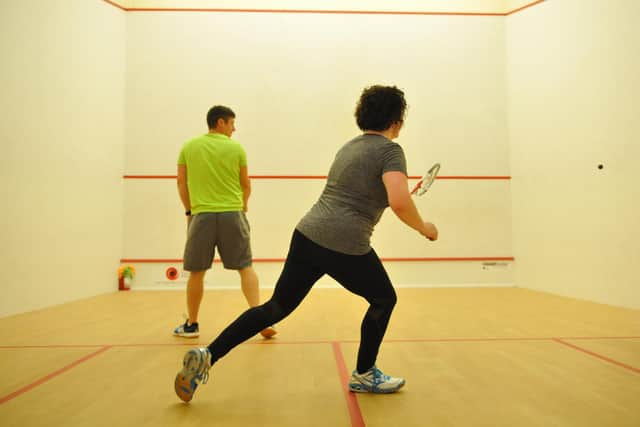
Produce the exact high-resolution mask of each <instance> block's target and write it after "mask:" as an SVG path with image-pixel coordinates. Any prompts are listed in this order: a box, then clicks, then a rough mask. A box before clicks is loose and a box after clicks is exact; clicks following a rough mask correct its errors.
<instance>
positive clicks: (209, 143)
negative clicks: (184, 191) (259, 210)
mask: <svg viewBox="0 0 640 427" xmlns="http://www.w3.org/2000/svg"><path fill="white" fill-rule="evenodd" d="M178 164H179V165H185V166H186V167H187V186H188V187H189V198H190V200H191V213H192V214H194V215H195V214H199V213H202V212H230V211H241V210H242V208H243V200H242V195H243V191H242V187H241V186H240V168H241V167H243V166H247V155H246V153H245V151H244V149H243V148H242V146H241V145H240V143H238V142H237V141H234V140H233V139H231V138H229V137H228V136H226V135H223V134H219V133H208V134H204V135H202V136H198V137H196V138H193V139H192V140H190V141H187V142H186V143H185V144H184V146H183V147H182V150H181V151H180V156H179V157H178Z"/></svg>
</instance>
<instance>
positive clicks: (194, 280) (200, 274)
mask: <svg viewBox="0 0 640 427" xmlns="http://www.w3.org/2000/svg"><path fill="white" fill-rule="evenodd" d="M206 272H207V271H206V270H202V271H192V272H191V273H190V274H189V280H188V281H187V310H188V311H189V323H198V312H199V311H200V303H201V302H202V295H203V294H204V275H205V273H206Z"/></svg>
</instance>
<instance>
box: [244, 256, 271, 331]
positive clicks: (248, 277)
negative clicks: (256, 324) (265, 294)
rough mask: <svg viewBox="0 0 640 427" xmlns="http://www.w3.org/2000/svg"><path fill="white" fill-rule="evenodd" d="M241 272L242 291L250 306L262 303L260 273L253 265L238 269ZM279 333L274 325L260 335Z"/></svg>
mask: <svg viewBox="0 0 640 427" xmlns="http://www.w3.org/2000/svg"><path fill="white" fill-rule="evenodd" d="M238 273H239V274H240V285H241V286H242V293H243V294H244V298H245V299H246V300H247V304H249V307H257V306H258V305H259V304H260V286H259V281H258V275H257V274H256V272H255V270H254V269H253V267H251V266H249V267H245V268H243V269H240V270H238ZM275 334H277V332H276V330H275V329H274V328H273V326H269V327H266V328H264V329H263V330H261V331H260V335H262V336H263V337H265V338H271V337H272V336H274V335H275Z"/></svg>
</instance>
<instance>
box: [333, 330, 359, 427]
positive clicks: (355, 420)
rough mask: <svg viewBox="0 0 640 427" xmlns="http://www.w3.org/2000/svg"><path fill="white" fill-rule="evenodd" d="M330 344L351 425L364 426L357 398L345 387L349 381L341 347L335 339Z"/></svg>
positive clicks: (353, 426)
mask: <svg viewBox="0 0 640 427" xmlns="http://www.w3.org/2000/svg"><path fill="white" fill-rule="evenodd" d="M331 346H332V347H333V355H334V356H335V358H336V365H337V367H338V373H339V374H340V386H341V387H342V391H343V392H344V398H345V399H346V401H347V407H348V408H349V417H350V418H351V426H352V427H364V426H365V424H364V418H362V412H361V411H360V406H359V405H358V399H356V396H355V394H354V393H351V392H350V391H349V389H348V388H347V384H348V383H349V377H350V375H349V371H348V369H347V365H346V363H345V362H344V356H343V355H342V349H341V348H340V343H339V342H337V341H332V342H331Z"/></svg>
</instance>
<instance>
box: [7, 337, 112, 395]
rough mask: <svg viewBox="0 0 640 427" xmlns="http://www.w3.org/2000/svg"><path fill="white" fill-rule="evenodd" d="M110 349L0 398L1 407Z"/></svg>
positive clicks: (87, 357)
mask: <svg viewBox="0 0 640 427" xmlns="http://www.w3.org/2000/svg"><path fill="white" fill-rule="evenodd" d="M110 348H111V346H104V347H102V348H101V349H99V350H97V351H94V352H93V353H91V354H88V355H86V356H84V357H81V358H80V359H78V360H76V361H75V362H73V363H71V364H69V365H67V366H65V367H64V368H61V369H58V370H57V371H55V372H52V373H50V374H49V375H46V376H44V377H42V378H40V379H39V380H37V381H34V382H32V383H31V384H29V385H26V386H24V387H22V388H21V389H19V390H16V391H14V392H13V393H9V394H7V395H6V396H2V397H0V405H2V404H3V403H6V402H8V401H10V400H12V399H15V398H16V397H18V396H20V395H22V394H24V393H26V392H28V391H30V390H33V389H34V388H36V387H38V386H39V385H42V384H44V383H46V382H47V381H49V380H50V379H53V378H55V377H57V376H58V375H61V374H63V373H65V372H67V371H69V370H71V369H73V368H75V367H76V366H78V365H80V364H82V363H84V362H86V361H87V360H89V359H92V358H94V357H96V356H97V355H99V354H100V353H104V352H105V351H107V350H109V349H110Z"/></svg>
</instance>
